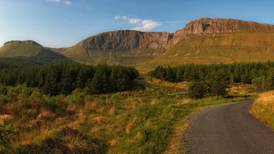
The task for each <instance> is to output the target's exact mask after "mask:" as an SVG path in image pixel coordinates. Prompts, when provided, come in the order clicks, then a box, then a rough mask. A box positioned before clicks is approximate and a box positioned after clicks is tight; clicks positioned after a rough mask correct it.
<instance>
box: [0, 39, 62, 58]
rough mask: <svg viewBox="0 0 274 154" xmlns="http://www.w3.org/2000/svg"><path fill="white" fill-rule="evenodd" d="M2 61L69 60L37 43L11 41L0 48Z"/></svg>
mask: <svg viewBox="0 0 274 154" xmlns="http://www.w3.org/2000/svg"><path fill="white" fill-rule="evenodd" d="M0 57H1V59H0V60H2V61H3V60H5V61H7V60H9V61H12V60H13V59H17V60H19V59H20V61H22V60H27V61H33V62H41V63H43V62H52V61H58V60H67V58H66V57H64V56H63V55H61V54H59V53H56V52H55V51H53V50H52V49H50V48H46V47H43V46H42V45H40V44H39V43H37V42H35V41H30V40H28V41H9V42H6V43H5V44H4V45H3V47H1V48H0Z"/></svg>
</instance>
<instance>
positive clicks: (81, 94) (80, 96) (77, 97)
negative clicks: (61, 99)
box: [66, 89, 87, 104]
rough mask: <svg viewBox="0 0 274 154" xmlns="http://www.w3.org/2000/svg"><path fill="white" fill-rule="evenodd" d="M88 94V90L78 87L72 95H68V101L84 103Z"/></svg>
mask: <svg viewBox="0 0 274 154" xmlns="http://www.w3.org/2000/svg"><path fill="white" fill-rule="evenodd" d="M86 95H87V93H86V91H84V90H81V89H76V90H74V91H73V92H72V94H71V95H68V96H67V97H66V102H68V103H76V104H79V103H84V102H85V96H86Z"/></svg>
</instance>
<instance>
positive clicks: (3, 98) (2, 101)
mask: <svg viewBox="0 0 274 154" xmlns="http://www.w3.org/2000/svg"><path fill="white" fill-rule="evenodd" d="M9 101H10V99H9V97H7V96H4V95H0V104H6V103H8V102H9Z"/></svg>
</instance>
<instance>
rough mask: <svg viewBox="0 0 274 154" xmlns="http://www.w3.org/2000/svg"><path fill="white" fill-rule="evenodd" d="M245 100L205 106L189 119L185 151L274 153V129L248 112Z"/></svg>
mask: <svg viewBox="0 0 274 154" xmlns="http://www.w3.org/2000/svg"><path fill="white" fill-rule="evenodd" d="M251 104H252V101H251V100H248V101H246V103H239V104H235V103H234V104H225V105H218V106H213V107H208V108H206V109H204V110H203V111H201V112H200V113H198V114H197V115H196V116H195V117H194V118H193V120H192V123H191V126H190V128H189V129H188V130H187V133H186V135H185V147H184V149H185V150H186V151H185V153H193V154H223V153H224V154H274V131H272V130H271V129H270V128H267V127H266V126H264V125H263V124H262V123H261V122H260V121H258V120H257V119H255V118H254V117H253V116H252V115H251V114H250V113H249V108H250V106H251Z"/></svg>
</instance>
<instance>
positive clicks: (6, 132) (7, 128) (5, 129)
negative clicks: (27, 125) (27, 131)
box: [0, 124, 15, 148]
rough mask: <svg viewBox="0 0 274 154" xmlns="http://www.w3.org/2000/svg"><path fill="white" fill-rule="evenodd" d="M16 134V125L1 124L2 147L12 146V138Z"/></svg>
mask: <svg viewBox="0 0 274 154" xmlns="http://www.w3.org/2000/svg"><path fill="white" fill-rule="evenodd" d="M14 134H15V128H14V126H12V125H8V124H4V125H2V126H0V147H1V146H3V148H7V147H8V146H10V140H11V138H12V136H13V135H14Z"/></svg>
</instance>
